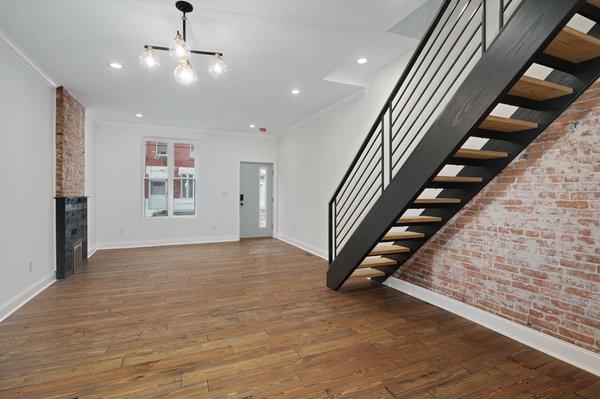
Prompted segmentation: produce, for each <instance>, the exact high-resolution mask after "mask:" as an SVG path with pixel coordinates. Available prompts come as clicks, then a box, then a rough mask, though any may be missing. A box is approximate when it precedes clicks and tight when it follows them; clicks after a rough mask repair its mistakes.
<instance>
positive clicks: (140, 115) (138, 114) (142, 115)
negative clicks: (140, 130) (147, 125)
mask: <svg viewBox="0 0 600 399" xmlns="http://www.w3.org/2000/svg"><path fill="white" fill-rule="evenodd" d="M135 116H137V117H138V118H143V117H144V114H140V113H139V112H138V113H137V114H135Z"/></svg>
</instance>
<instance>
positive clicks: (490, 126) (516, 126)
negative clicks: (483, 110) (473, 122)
mask: <svg viewBox="0 0 600 399" xmlns="http://www.w3.org/2000/svg"><path fill="white" fill-rule="evenodd" d="M537 127H538V124H537V123H535V122H529V121H523V120H520V119H513V118H503V117H501V116H492V115H490V116H488V117H487V118H485V120H484V121H483V123H482V124H481V125H479V128H481V129H485V130H493V131H496V132H505V133H514V132H522V131H524V130H530V129H536V128H537Z"/></svg>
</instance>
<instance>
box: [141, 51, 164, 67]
mask: <svg viewBox="0 0 600 399" xmlns="http://www.w3.org/2000/svg"><path fill="white" fill-rule="evenodd" d="M138 62H139V64H140V65H141V66H143V67H144V68H146V69H148V70H150V71H153V70H155V69H158V67H159V66H160V58H158V55H157V54H156V51H155V50H154V49H153V48H152V47H148V48H146V49H145V50H144V51H143V52H142V55H140V58H139V60H138Z"/></svg>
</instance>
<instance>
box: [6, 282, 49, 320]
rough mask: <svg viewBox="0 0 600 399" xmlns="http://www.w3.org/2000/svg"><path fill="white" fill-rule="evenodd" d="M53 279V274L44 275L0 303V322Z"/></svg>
mask: <svg viewBox="0 0 600 399" xmlns="http://www.w3.org/2000/svg"><path fill="white" fill-rule="evenodd" d="M55 281H56V277H55V276H54V275H50V276H48V277H45V278H43V279H41V280H40V281H38V282H36V283H33V284H32V285H30V286H29V287H27V288H26V289H25V290H24V291H23V292H22V293H20V294H17V295H15V296H14V297H12V298H10V299H9V300H8V301H6V302H4V303H3V304H2V305H0V322H2V321H3V320H4V319H6V318H7V317H8V316H10V315H11V314H13V313H14V312H15V311H16V310H17V309H19V308H20V307H21V306H23V305H25V304H26V303H27V302H29V300H30V299H32V298H33V297H35V296H36V295H37V294H39V293H40V292H42V291H44V290H45V289H46V288H47V287H48V286H50V285H51V284H52V283H54V282H55Z"/></svg>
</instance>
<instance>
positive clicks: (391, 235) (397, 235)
mask: <svg viewBox="0 0 600 399" xmlns="http://www.w3.org/2000/svg"><path fill="white" fill-rule="evenodd" d="M423 237H425V234H423V233H417V232H414V231H390V232H388V233H387V234H386V235H385V236H384V237H383V239H382V241H400V240H412V239H415V238H423Z"/></svg>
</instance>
